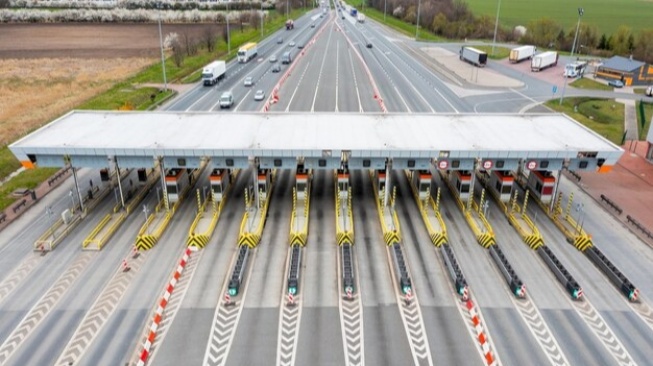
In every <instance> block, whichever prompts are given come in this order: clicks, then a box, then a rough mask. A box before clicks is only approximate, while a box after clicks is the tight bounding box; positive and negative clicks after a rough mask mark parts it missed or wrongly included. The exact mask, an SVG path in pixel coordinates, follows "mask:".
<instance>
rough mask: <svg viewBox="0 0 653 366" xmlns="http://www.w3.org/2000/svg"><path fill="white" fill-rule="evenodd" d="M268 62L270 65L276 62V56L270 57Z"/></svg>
mask: <svg viewBox="0 0 653 366" xmlns="http://www.w3.org/2000/svg"><path fill="white" fill-rule="evenodd" d="M270 62H272V63H274V62H277V56H275V55H272V56H270Z"/></svg>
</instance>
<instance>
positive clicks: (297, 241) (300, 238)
mask: <svg viewBox="0 0 653 366" xmlns="http://www.w3.org/2000/svg"><path fill="white" fill-rule="evenodd" d="M307 240H308V235H307V234H306V233H305V232H301V233H300V232H292V233H290V246H293V245H299V246H302V247H303V246H305V245H306V241H307Z"/></svg>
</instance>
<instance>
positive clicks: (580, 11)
mask: <svg viewBox="0 0 653 366" xmlns="http://www.w3.org/2000/svg"><path fill="white" fill-rule="evenodd" d="M583 13H584V11H583V8H578V24H576V35H575V36H574V43H573V44H572V45H571V57H574V48H575V47H576V38H578V29H579V28H580V18H581V17H582V16H583ZM564 78H565V84H564V85H563V86H562V93H561V94H560V103H559V105H562V100H563V99H564V98H565V90H567V79H568V77H567V75H564Z"/></svg>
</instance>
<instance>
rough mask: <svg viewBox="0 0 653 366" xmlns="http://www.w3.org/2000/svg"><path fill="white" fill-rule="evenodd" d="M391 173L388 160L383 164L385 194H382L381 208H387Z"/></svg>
mask: <svg viewBox="0 0 653 366" xmlns="http://www.w3.org/2000/svg"><path fill="white" fill-rule="evenodd" d="M391 171H392V161H391V160H390V159H388V162H387V163H386V164H385V192H384V194H383V207H387V206H388V203H389V202H388V201H389V200H390V191H391V190H392V186H391V184H390V175H391V174H390V172H391Z"/></svg>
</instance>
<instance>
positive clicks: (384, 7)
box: [383, 0, 388, 23]
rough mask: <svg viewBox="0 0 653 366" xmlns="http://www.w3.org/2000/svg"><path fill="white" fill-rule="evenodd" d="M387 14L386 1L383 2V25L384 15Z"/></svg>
mask: <svg viewBox="0 0 653 366" xmlns="http://www.w3.org/2000/svg"><path fill="white" fill-rule="evenodd" d="M387 12H388V0H385V1H384V2H383V23H385V14H386V13H387Z"/></svg>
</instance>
